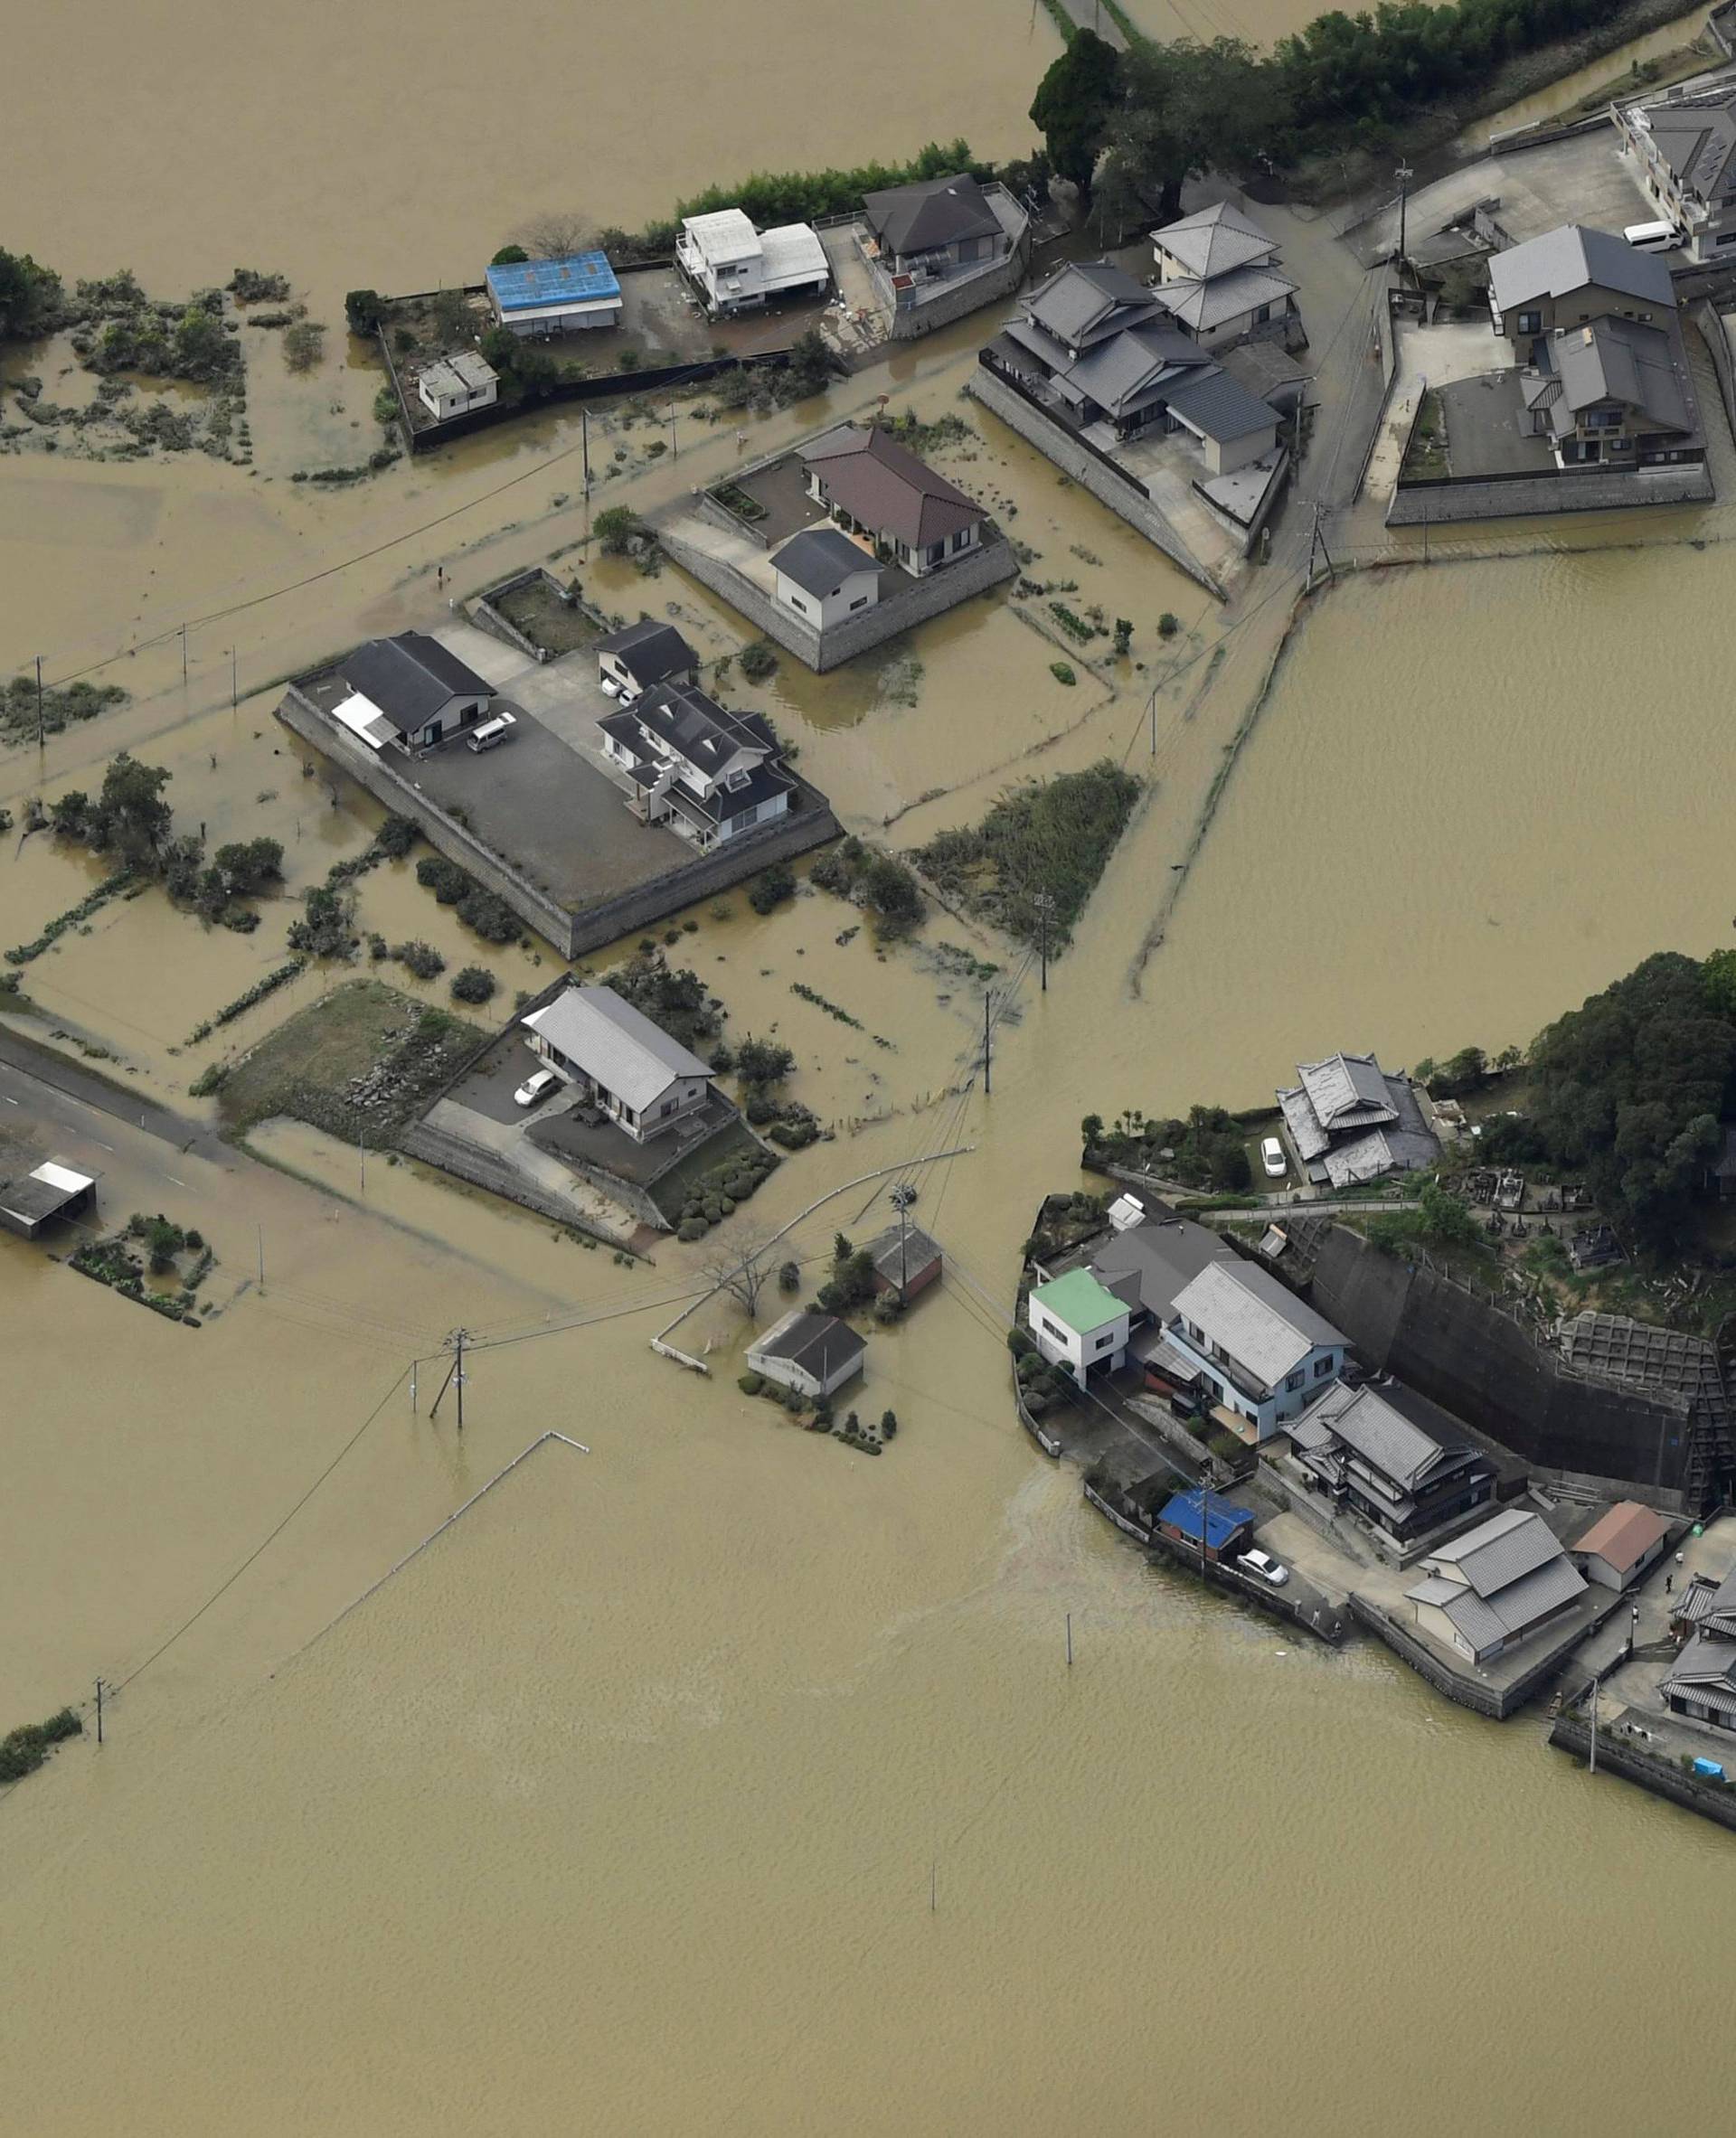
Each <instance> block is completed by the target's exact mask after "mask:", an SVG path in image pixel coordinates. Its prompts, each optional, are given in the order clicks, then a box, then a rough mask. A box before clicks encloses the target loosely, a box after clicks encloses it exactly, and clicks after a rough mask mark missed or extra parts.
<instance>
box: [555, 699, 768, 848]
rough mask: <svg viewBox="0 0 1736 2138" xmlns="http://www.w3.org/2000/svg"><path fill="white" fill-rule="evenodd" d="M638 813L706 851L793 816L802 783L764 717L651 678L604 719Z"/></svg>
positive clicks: (609, 749)
mask: <svg viewBox="0 0 1736 2138" xmlns="http://www.w3.org/2000/svg"><path fill="white" fill-rule="evenodd" d="M597 724H598V726H599V728H600V729H601V730H602V731H603V754H604V756H605V757H607V758H608V759H609V763H610V764H611V765H613V766H615V767H617V768H618V770H619V771H620V772H621V773H622V774H623V776H624V777H625V781H626V785H627V790H628V793H629V795H630V796H631V798H632V805H633V808H634V811H635V813H636V814H637V815H638V816H639V817H640V819H641V820H642V821H643V822H644V823H646V824H667V825H668V826H669V828H670V830H671V831H674V832H677V833H679V834H681V836H682V837H683V838H684V839H687V840H690V841H691V842H692V843H693V844H694V845H695V846H697V847H698V848H699V850H700V852H702V853H704V852H710V851H711V849H712V847H714V846H721V845H722V844H723V843H725V842H726V841H728V840H731V839H734V838H738V837H740V835H741V834H742V833H743V832H746V831H750V830H751V829H752V827H753V826H754V825H756V824H769V823H770V822H771V820H772V819H773V818H774V817H778V816H784V815H788V810H789V798H790V796H791V795H792V794H794V792H795V791H796V782H795V781H794V780H793V779H791V778H790V777H788V775H787V774H786V773H785V772H783V771H781V770H780V769H779V764H780V756H779V751H778V739H777V737H776V736H775V735H774V734H773V733H772V730H771V728H770V726H769V723H768V722H767V721H766V720H765V718H764V717H763V715H761V714H760V713H757V712H731V711H726V710H725V709H724V708H723V707H722V706H721V705H720V704H718V702H716V700H715V699H713V698H708V697H707V696H706V695H705V693H704V692H703V691H697V690H694V689H693V688H692V687H691V686H690V685H688V684H685V683H653V684H652V685H651V687H650V689H649V690H646V691H642V692H640V693H639V694H638V696H637V697H636V698H635V699H634V700H633V702H632V703H631V704H630V705H628V706H627V708H626V709H625V710H624V711H620V712H611V713H608V714H606V715H605V716H604V717H603V719H601V720H600V721H598V723H597Z"/></svg>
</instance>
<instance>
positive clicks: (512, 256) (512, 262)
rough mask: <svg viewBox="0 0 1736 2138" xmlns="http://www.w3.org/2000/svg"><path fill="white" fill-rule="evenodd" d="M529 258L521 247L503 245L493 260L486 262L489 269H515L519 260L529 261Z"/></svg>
mask: <svg viewBox="0 0 1736 2138" xmlns="http://www.w3.org/2000/svg"><path fill="white" fill-rule="evenodd" d="M530 257H531V256H530V254H529V253H528V252H526V251H525V250H524V247H523V246H522V245H503V246H502V247H501V249H500V250H499V251H498V252H497V253H495V257H494V258H493V259H491V260H490V261H489V262H488V265H489V266H490V267H491V268H512V267H516V266H517V265H518V263H519V261H520V260H524V259H529V258H530Z"/></svg>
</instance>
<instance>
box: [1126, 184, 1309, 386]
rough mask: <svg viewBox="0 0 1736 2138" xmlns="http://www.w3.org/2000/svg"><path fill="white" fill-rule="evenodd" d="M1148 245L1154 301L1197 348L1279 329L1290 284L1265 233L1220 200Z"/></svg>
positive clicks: (1287, 312)
mask: <svg viewBox="0 0 1736 2138" xmlns="http://www.w3.org/2000/svg"><path fill="white" fill-rule="evenodd" d="M1152 251H1153V255H1154V258H1155V259H1156V267H1157V283H1156V289H1155V291H1154V292H1153V294H1154V296H1155V297H1156V302H1157V305H1158V306H1159V307H1160V308H1161V309H1162V310H1163V311H1164V312H1165V313H1166V314H1167V315H1168V316H1169V317H1170V319H1171V320H1172V321H1173V322H1174V324H1175V325H1176V326H1178V327H1180V328H1181V330H1182V332H1183V333H1184V334H1188V335H1190V336H1191V337H1192V338H1193V339H1194V341H1196V342H1197V343H1199V344H1200V345H1201V347H1202V348H1205V349H1215V348H1221V347H1222V346H1223V345H1224V344H1226V343H1230V342H1237V341H1240V340H1241V339H1242V337H1243V336H1244V335H1248V334H1261V333H1277V334H1282V333H1284V332H1285V331H1287V330H1286V324H1285V323H1286V322H1288V320H1289V319H1291V318H1292V317H1293V316H1294V315H1295V312H1296V284H1295V283H1294V282H1292V281H1291V280H1290V278H1289V277H1288V275H1286V274H1285V273H1283V272H1282V270H1281V269H1280V268H1279V266H1278V247H1277V246H1276V245H1275V244H1274V243H1273V242H1272V240H1271V239H1269V237H1268V236H1267V235H1266V233H1265V231H1263V230H1261V229H1260V225H1259V224H1258V223H1257V222H1256V221H1254V219H1253V217H1252V216H1251V215H1245V214H1243V212H1242V211H1241V209H1240V208H1236V207H1232V206H1231V203H1230V202H1228V201H1218V202H1214V203H1213V204H1212V206H1211V207H1210V208H1203V209H1202V210H1201V211H1200V212H1199V213H1198V214H1197V215H1184V216H1183V218H1182V219H1181V221H1179V222H1172V223H1170V224H1168V225H1167V226H1166V227H1165V229H1163V230H1160V231H1158V232H1157V234H1156V237H1155V238H1154V239H1153V240H1152Z"/></svg>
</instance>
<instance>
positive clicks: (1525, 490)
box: [1386, 462, 1716, 527]
mask: <svg viewBox="0 0 1736 2138" xmlns="http://www.w3.org/2000/svg"><path fill="white" fill-rule="evenodd" d="M1715 495H1716V493H1715V492H1714V491H1713V489H1712V473H1711V470H1710V469H1709V468H1708V467H1707V466H1705V464H1704V463H1703V462H1693V463H1684V465H1683V466H1679V467H1659V468H1638V469H1636V470H1635V471H1634V472H1633V474H1631V475H1618V474H1616V475H1602V476H1582V475H1576V476H1565V475H1563V476H1538V477H1537V478H1536V480H1535V481H1534V482H1532V481H1527V482H1518V483H1477V482H1467V483H1431V484H1429V485H1424V486H1422V487H1420V488H1412V489H1401V490H1395V491H1394V492H1393V494H1392V504H1390V505H1389V506H1388V507H1387V513H1386V523H1387V525H1388V526H1389V527H1420V526H1421V525H1422V524H1423V523H1424V522H1425V521H1426V522H1427V523H1429V526H1430V527H1439V526H1443V525H1445V524H1447V523H1448V522H1452V521H1458V520H1520V519H1525V520H1529V519H1534V518H1538V517H1540V516H1541V517H1545V518H1547V517H1549V516H1551V515H1552V514H1554V513H1596V512H1611V513H1613V512H1631V511H1632V510H1633V509H1634V508H1635V507H1636V506H1637V505H1646V504H1711V503H1712V500H1713V498H1714V496H1715Z"/></svg>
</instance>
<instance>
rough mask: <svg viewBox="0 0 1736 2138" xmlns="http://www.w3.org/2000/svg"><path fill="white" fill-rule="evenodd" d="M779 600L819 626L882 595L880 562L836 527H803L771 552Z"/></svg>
mask: <svg viewBox="0 0 1736 2138" xmlns="http://www.w3.org/2000/svg"><path fill="white" fill-rule="evenodd" d="M771 570H772V576H773V584H774V588H775V590H776V592H777V597H778V606H779V607H783V608H791V609H794V610H795V612H796V614H797V616H798V617H801V618H802V619H803V621H804V622H806V623H808V624H811V625H812V626H814V628H815V629H816V631H825V630H828V629H829V628H830V627H831V626H833V625H834V624H836V623H840V622H842V621H843V619H844V617H847V616H851V615H853V614H854V613H855V612H856V611H857V610H858V609H864V608H872V607H873V606H874V605H875V603H876V602H877V601H878V600H879V599H880V566H879V565H878V564H877V563H876V562H875V561H874V560H873V557H871V556H870V555H869V553H868V551H866V550H864V549H863V547H862V546H861V545H860V544H859V543H857V542H852V541H851V539H850V537H849V536H848V535H847V534H841V533H840V532H838V530H837V529H836V528H835V527H805V528H804V529H803V530H802V532H800V533H799V534H793V535H791V537H790V538H789V540H788V542H786V543H785V544H784V546H783V548H782V549H781V550H778V551H777V552H776V553H775V554H774V555H773V557H772V560H771Z"/></svg>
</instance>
